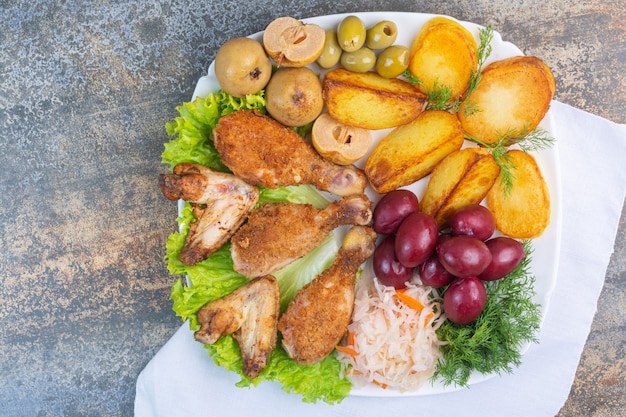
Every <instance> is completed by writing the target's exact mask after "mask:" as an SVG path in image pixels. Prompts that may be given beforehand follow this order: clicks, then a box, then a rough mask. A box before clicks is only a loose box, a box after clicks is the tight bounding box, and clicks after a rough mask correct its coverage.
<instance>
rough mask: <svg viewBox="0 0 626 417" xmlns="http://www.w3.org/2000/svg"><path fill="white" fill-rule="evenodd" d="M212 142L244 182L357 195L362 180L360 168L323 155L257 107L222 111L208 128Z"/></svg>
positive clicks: (362, 182) (363, 182)
mask: <svg viewBox="0 0 626 417" xmlns="http://www.w3.org/2000/svg"><path fill="white" fill-rule="evenodd" d="M213 141H214V143H215V148H216V149H217V151H218V152H219V154H220V158H221V160H222V162H223V163H224V164H225V165H226V166H227V167H228V168H229V169H230V170H231V171H233V173H234V174H235V175H237V176H238V177H240V178H242V179H243V180H245V181H246V182H248V183H250V184H254V185H261V186H263V187H266V188H277V187H282V186H288V185H299V184H311V185H314V186H315V187H317V188H318V189H319V190H322V191H328V192H330V193H333V194H336V195H339V196H347V195H352V194H362V193H363V192H364V190H365V186H366V185H367V179H366V178H365V174H364V173H363V171H361V170H360V169H358V168H356V167H354V166H351V165H349V166H341V165H337V164H334V163H332V162H330V161H328V160H326V159H323V158H322V157H321V156H320V155H319V154H318V153H317V152H316V151H315V149H314V148H313V146H311V144H309V143H308V142H307V141H305V140H304V139H303V138H302V137H300V136H299V135H298V134H297V133H296V132H295V131H294V130H293V129H290V128H288V127H286V126H283V125H281V124H280V123H278V122H277V121H275V120H273V119H271V118H269V117H267V116H264V115H262V114H260V113H257V112H251V111H247V110H240V111H236V112H234V113H231V114H228V115H226V116H223V117H222V118H221V119H220V120H219V122H218V124H217V126H216V127H215V129H213Z"/></svg>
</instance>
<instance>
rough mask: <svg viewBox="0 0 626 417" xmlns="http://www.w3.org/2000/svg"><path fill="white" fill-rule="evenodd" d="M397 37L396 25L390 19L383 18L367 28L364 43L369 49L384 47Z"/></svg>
mask: <svg viewBox="0 0 626 417" xmlns="http://www.w3.org/2000/svg"><path fill="white" fill-rule="evenodd" d="M397 37H398V26H397V25H396V24H395V23H394V22H392V21H390V20H383V21H382V22H378V23H377V24H375V25H374V26H372V27H371V28H369V29H367V32H366V37H365V45H366V46H367V47H368V48H370V49H385V48H387V47H389V46H391V45H392V44H393V43H394V42H395V41H396V38H397Z"/></svg>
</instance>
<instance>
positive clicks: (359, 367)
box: [337, 278, 445, 391]
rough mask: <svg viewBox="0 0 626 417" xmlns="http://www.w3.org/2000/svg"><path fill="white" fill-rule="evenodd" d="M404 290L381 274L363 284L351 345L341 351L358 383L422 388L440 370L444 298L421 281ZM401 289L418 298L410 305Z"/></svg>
mask: <svg viewBox="0 0 626 417" xmlns="http://www.w3.org/2000/svg"><path fill="white" fill-rule="evenodd" d="M401 293H402V294H398V292H396V290H395V289H394V288H393V287H388V286H385V285H382V284H380V283H379V282H378V280H377V279H376V278H374V279H367V280H366V279H363V280H362V281H361V282H359V284H358V285H357V292H356V298H355V302H354V311H353V315H352V322H351V323H350V325H349V327H348V331H349V334H348V345H349V346H348V349H341V350H338V351H337V356H338V358H339V360H341V361H342V362H343V363H344V364H345V365H346V368H347V370H346V372H347V377H348V379H349V380H350V381H351V382H352V383H353V384H354V385H355V386H364V385H366V384H370V383H373V384H376V385H379V386H381V387H383V388H387V387H389V388H395V389H398V390H400V391H409V390H416V389H418V388H420V387H421V386H422V385H423V384H424V383H425V382H426V381H428V380H430V379H431V377H432V375H433V374H434V371H435V369H436V366H437V363H438V362H439V360H440V358H441V357H442V353H441V351H440V350H439V347H440V346H441V344H442V342H440V341H439V340H438V338H437V334H436V329H437V328H438V327H439V326H440V325H441V323H443V322H444V321H445V316H444V315H443V314H442V313H441V311H442V307H441V300H440V299H438V298H434V297H433V296H432V293H431V288H430V287H426V286H421V285H414V284H408V286H407V288H406V289H403V290H402V291H401ZM399 295H400V296H407V297H410V298H411V299H412V300H413V301H416V302H411V303H410V304H411V305H408V304H407V303H406V302H403V301H402V300H401V298H400V297H399ZM407 301H411V300H407Z"/></svg>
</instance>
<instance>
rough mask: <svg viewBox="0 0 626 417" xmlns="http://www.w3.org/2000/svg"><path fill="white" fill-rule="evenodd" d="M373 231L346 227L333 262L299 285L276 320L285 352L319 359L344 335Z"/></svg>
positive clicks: (371, 248) (294, 356)
mask: <svg viewBox="0 0 626 417" xmlns="http://www.w3.org/2000/svg"><path fill="white" fill-rule="evenodd" d="M375 245H376V232H374V230H373V229H372V228H370V227H365V226H355V227H353V228H352V229H350V230H349V231H348V233H347V234H346V237H345V238H344V240H343V243H342V246H341V248H340V249H339V252H338V254H337V258H336V259H335V261H334V263H333V264H332V265H331V266H330V268H328V269H327V270H325V271H324V272H322V273H321V274H320V275H319V276H317V277H316V278H315V279H313V281H311V282H310V283H309V284H308V285H307V286H305V287H304V288H303V289H301V290H300V291H299V292H298V294H297V295H296V297H295V298H294V299H293V300H292V301H291V302H290V303H289V306H288V307H287V310H286V311H285V313H284V314H283V315H282V316H281V317H280V319H279V321H278V330H279V331H280V332H281V333H282V335H283V340H282V345H283V347H284V348H285V351H286V352H287V354H288V355H289V356H290V357H291V358H292V359H294V360H295V361H296V362H298V363H300V364H312V363H316V362H319V361H321V360H322V359H324V358H325V357H326V356H327V355H328V354H330V353H331V352H332V351H333V349H335V346H337V344H338V343H339V341H340V340H341V338H342V337H343V336H344V335H345V333H346V331H347V329H348V324H349V323H350V317H351V316H352V309H353V306H354V286H355V281H356V274H357V272H358V269H359V267H360V266H361V264H362V263H363V262H365V260H366V259H367V258H368V257H370V256H371V255H372V254H373V253H374V248H375Z"/></svg>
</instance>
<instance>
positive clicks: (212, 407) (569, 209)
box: [135, 102, 626, 417]
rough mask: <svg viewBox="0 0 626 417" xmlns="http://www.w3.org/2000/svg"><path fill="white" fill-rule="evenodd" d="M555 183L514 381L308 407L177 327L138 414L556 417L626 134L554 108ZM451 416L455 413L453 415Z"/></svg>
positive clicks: (607, 234)
mask: <svg viewBox="0 0 626 417" xmlns="http://www.w3.org/2000/svg"><path fill="white" fill-rule="evenodd" d="M552 113H553V117H554V122H555V126H556V130H557V131H556V136H557V141H558V146H559V154H560V161H561V176H562V204H563V208H564V209H563V220H562V225H563V231H562V244H561V254H560V264H559V269H558V278H557V282H556V286H555V289H554V293H553V295H552V299H551V302H550V305H549V308H548V313H547V316H546V318H545V321H544V324H543V327H542V329H541V332H540V334H539V343H538V344H533V345H531V347H530V348H529V350H528V351H527V352H526V353H525V355H524V356H523V358H522V364H521V366H520V367H519V368H517V369H515V370H514V372H513V373H512V374H506V375H503V376H499V377H495V378H492V379H489V380H487V381H485V382H481V383H479V384H475V385H472V386H470V388H467V389H463V390H460V391H456V392H452V393H445V394H437V395H431V396H413V397H408V396H403V397H386V398H381V397H356V396H351V397H348V398H346V399H345V400H344V401H343V402H342V403H340V404H338V405H335V406H330V405H328V404H325V403H317V404H307V403H303V402H301V400H300V397H299V396H297V395H289V394H286V393H285V392H283V391H282V389H281V388H280V386H279V385H278V384H273V383H262V384H260V385H259V386H258V387H253V388H237V387H235V385H234V384H235V383H236V382H237V381H238V380H239V377H238V376H237V375H235V374H233V373H230V372H229V371H226V370H225V369H223V368H220V367H218V366H216V365H214V364H213V361H212V359H210V358H209V357H208V356H207V352H206V350H205V349H204V348H203V346H202V344H200V343H198V342H196V341H195V340H194V339H193V334H192V332H191V331H190V330H189V327H188V324H187V323H184V324H183V325H182V326H181V328H180V329H179V330H178V331H177V332H176V334H175V335H174V336H173V337H172V339H171V340H169V341H168V342H167V343H166V344H165V346H163V348H162V349H161V350H160V351H159V352H158V353H157V355H156V356H155V357H154V358H153V359H152V360H151V361H150V362H149V363H148V365H147V366H146V368H145V369H144V370H143V371H142V372H141V374H140V375H139V378H138V380H137V387H136V398H135V415H136V416H137V417H152V416H162V417H166V416H168V417H169V416H171V417H174V416H219V417H226V416H241V415H245V414H252V415H254V416H255V417H262V416H272V417H275V416H286V415H290V416H299V417H307V416H321V415H332V416H359V417H366V416H377V417H378V416H381V415H388V416H394V415H404V414H406V413H407V412H410V413H411V414H419V415H428V416H450V415H455V414H457V413H458V412H459V411H461V410H462V411H463V412H464V413H468V412H469V414H476V415H478V413H479V415H481V416H484V417H487V416H497V417H500V416H504V415H506V416H511V417H514V416H520V417H526V416H535V417H537V416H554V415H555V414H557V413H558V411H559V410H560V409H561V407H562V406H563V404H564V402H565V400H566V399H567V397H568V395H569V392H570V387H571V384H572V381H573V379H574V375H575V372H576V368H577V366H578V361H579V359H580V355H581V352H582V350H583V347H584V344H585V341H586V339H587V335H588V333H589V328H590V326H591V322H592V319H593V316H594V313H595V311H596V303H597V301H598V297H599V294H600V290H601V289H602V285H603V282H604V276H605V273H606V268H607V265H608V263H609V259H610V256H611V253H612V251H613V244H614V241H615V236H616V230H617V225H618V221H619V218H620V212H621V209H622V206H623V204H624V196H625V193H626V126H624V125H619V124H615V123H612V122H609V121H607V120H604V119H602V118H599V117H597V116H594V115H591V114H589V113H586V112H583V111H581V110H577V109H575V108H573V107H571V106H568V105H565V104H562V103H559V102H553V103H552ZM453 413H455V414H453Z"/></svg>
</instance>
